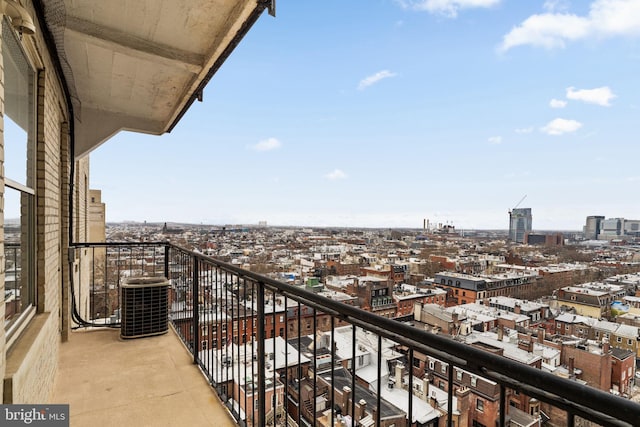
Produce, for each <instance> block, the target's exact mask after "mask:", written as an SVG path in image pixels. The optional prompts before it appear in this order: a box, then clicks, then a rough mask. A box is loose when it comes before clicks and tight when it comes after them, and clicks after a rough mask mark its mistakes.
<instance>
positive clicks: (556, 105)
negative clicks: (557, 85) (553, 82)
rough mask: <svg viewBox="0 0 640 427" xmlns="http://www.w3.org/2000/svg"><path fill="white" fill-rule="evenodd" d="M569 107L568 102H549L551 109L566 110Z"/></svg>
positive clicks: (558, 100)
mask: <svg viewBox="0 0 640 427" xmlns="http://www.w3.org/2000/svg"><path fill="white" fill-rule="evenodd" d="M566 106H567V101H563V100H561V99H555V98H554V99H552V100H551V101H549V107H551V108H564V107H566Z"/></svg>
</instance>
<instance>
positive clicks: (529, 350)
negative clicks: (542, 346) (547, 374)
mask: <svg viewBox="0 0 640 427" xmlns="http://www.w3.org/2000/svg"><path fill="white" fill-rule="evenodd" d="M527 351H528V352H529V353H533V336H531V335H529V346H528V348H527Z"/></svg>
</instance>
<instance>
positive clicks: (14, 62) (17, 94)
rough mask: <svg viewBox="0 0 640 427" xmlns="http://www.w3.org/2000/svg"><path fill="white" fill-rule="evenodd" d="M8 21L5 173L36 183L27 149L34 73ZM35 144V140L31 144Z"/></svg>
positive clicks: (5, 36)
mask: <svg viewBox="0 0 640 427" xmlns="http://www.w3.org/2000/svg"><path fill="white" fill-rule="evenodd" d="M9 27H10V26H9V25H6V23H5V22H4V21H3V25H2V60H3V65H4V108H5V111H4V112H5V115H4V169H5V176H6V177H7V178H10V179H12V180H14V181H16V182H19V183H20V184H23V185H26V186H29V187H33V185H34V184H33V182H30V181H32V173H31V172H32V166H31V163H32V162H30V159H32V158H33V156H32V155H31V154H30V153H28V148H29V146H30V144H29V138H30V137H31V138H33V136H34V132H33V129H34V122H33V121H34V117H35V114H34V108H35V103H34V96H33V94H34V81H35V78H34V77H35V74H34V72H33V70H32V69H31V66H30V65H29V63H28V62H27V60H26V58H25V55H24V53H23V52H22V49H21V47H20V44H19V42H18V40H17V39H16V37H15V34H14V33H13V31H12V30H11V29H10V28H9ZM31 145H33V144H31Z"/></svg>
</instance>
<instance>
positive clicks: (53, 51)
mask: <svg viewBox="0 0 640 427" xmlns="http://www.w3.org/2000/svg"><path fill="white" fill-rule="evenodd" d="M33 7H34V9H35V12H36V16H37V17H38V22H40V23H41V24H42V25H41V26H40V27H41V32H42V38H43V39H44V42H45V44H46V46H47V51H48V52H49V55H51V58H52V60H53V61H52V62H53V65H54V67H55V70H56V73H57V75H58V78H59V79H60V80H61V82H62V90H63V92H64V97H65V101H66V103H67V108H68V110H69V163H70V167H69V200H68V203H69V236H68V238H69V247H68V248H66V249H67V258H68V262H69V270H68V271H69V273H68V274H69V277H68V278H67V281H68V283H69V289H70V292H71V298H70V299H71V318H72V319H73V320H74V321H75V322H76V323H78V324H84V323H85V322H84V320H83V319H81V317H80V315H79V313H78V312H77V307H76V304H75V295H74V289H73V274H72V271H73V251H72V249H71V248H72V247H73V245H74V244H75V242H74V238H73V191H74V175H75V162H76V159H75V114H74V111H73V102H72V101H71V94H70V93H69V84H68V82H67V78H66V76H65V74H64V72H63V70H62V66H61V65H60V64H61V62H60V56H59V55H58V49H57V47H56V44H55V40H54V38H53V35H52V34H51V31H50V29H49V26H48V25H47V20H46V18H45V7H44V4H43V1H42V0H33ZM61 276H62V286H63V289H62V292H63V294H64V283H65V277H64V269H63V270H62V271H61Z"/></svg>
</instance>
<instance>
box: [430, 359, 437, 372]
mask: <svg viewBox="0 0 640 427" xmlns="http://www.w3.org/2000/svg"><path fill="white" fill-rule="evenodd" d="M435 366H436V362H434V361H433V360H429V369H430V370H432V371H433V370H434V368H435Z"/></svg>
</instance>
